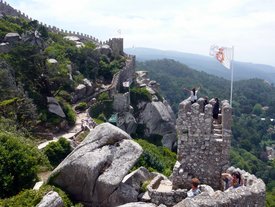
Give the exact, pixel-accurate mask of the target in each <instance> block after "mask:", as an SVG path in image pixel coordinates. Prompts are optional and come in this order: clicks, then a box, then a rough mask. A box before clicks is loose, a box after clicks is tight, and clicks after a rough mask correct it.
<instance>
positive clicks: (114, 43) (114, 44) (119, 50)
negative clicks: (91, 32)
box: [102, 38, 124, 58]
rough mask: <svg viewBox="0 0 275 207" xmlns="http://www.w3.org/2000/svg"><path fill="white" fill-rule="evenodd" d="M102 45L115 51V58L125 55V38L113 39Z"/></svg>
mask: <svg viewBox="0 0 275 207" xmlns="http://www.w3.org/2000/svg"><path fill="white" fill-rule="evenodd" d="M102 44H106V45H109V46H110V48H111V49H112V50H113V54H114V56H115V57H116V58H117V57H119V56H122V55H124V52H123V38H112V39H109V40H108V41H106V42H103V43H102Z"/></svg>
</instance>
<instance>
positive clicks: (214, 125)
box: [213, 124, 222, 129]
mask: <svg viewBox="0 0 275 207" xmlns="http://www.w3.org/2000/svg"><path fill="white" fill-rule="evenodd" d="M213 128H214V129H222V125H221V124H213Z"/></svg>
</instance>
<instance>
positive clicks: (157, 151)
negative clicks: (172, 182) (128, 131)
mask: <svg viewBox="0 0 275 207" xmlns="http://www.w3.org/2000/svg"><path fill="white" fill-rule="evenodd" d="M135 141H136V142H137V143H138V144H140V145H141V147H142V148H143V153H142V155H141V156H140V158H139V160H138V162H137V163H136V165H135V166H134V169H137V168H139V167H141V166H143V167H146V168H147V169H148V170H149V171H157V172H160V173H163V174H164V175H166V176H169V175H170V174H171V172H172V170H173V167H174V164H175V162H176V154H175V153H173V152H171V151H170V150H169V149H168V148H166V147H157V146H155V145H154V144H151V143H149V142H147V141H146V140H143V139H138V140H135Z"/></svg>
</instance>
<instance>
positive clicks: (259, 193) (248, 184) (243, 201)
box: [174, 169, 266, 207]
mask: <svg viewBox="0 0 275 207" xmlns="http://www.w3.org/2000/svg"><path fill="white" fill-rule="evenodd" d="M234 170H238V171H240V172H241V174H242V176H243V178H244V185H243V186H241V187H238V188H235V189H228V190H226V191H224V192H223V191H220V190H218V191H215V192H202V193H201V194H199V195H197V196H196V197H194V198H186V199H184V200H183V201H181V202H180V203H178V204H177V205H175V206H174V207H191V206H192V207H205V206H208V207H231V206H237V207H248V206H250V207H264V206H265V205H266V202H265V190H266V189H265V184H264V182H263V181H262V180H261V179H258V178H256V177H255V176H254V175H251V174H249V173H247V172H245V171H243V170H240V169H234Z"/></svg>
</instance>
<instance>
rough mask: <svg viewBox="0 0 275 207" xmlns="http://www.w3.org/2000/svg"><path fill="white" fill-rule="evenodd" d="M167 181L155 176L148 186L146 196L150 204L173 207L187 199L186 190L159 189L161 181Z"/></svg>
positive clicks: (162, 177)
mask: <svg viewBox="0 0 275 207" xmlns="http://www.w3.org/2000/svg"><path fill="white" fill-rule="evenodd" d="M165 179H166V180H167V178H165V177H164V176H162V175H158V176H156V177H155V178H154V179H153V180H152V181H151V183H150V184H149V185H148V194H149V196H150V198H151V202H152V203H155V204H157V205H160V204H164V205H166V206H173V205H175V204H177V203H178V202H180V201H181V200H183V199H184V198H186V197H187V190H186V189H178V190H168V191H167V190H165V189H163V190H162V189H159V187H160V184H161V181H163V180H165Z"/></svg>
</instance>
